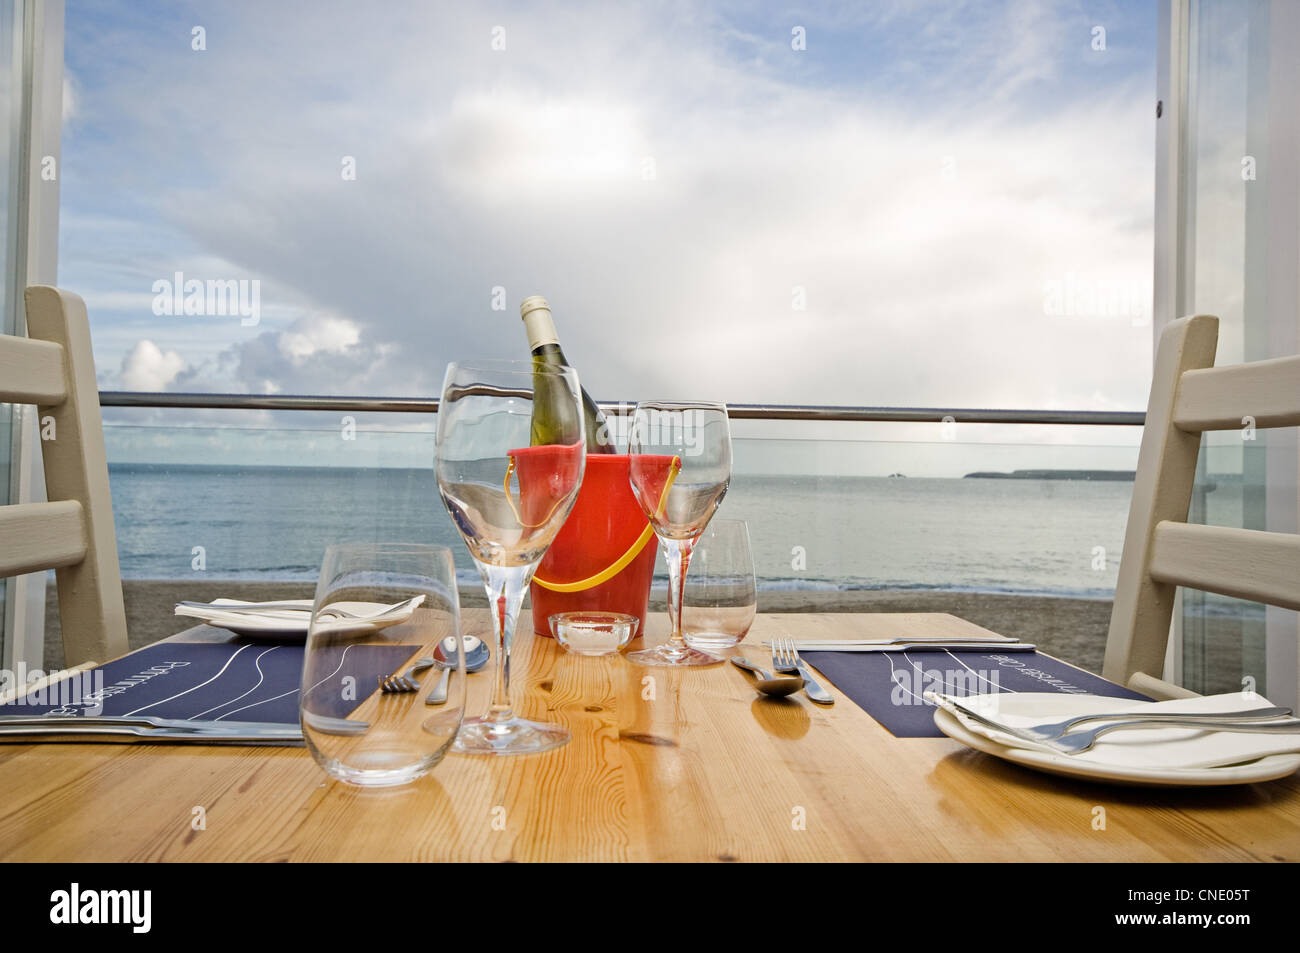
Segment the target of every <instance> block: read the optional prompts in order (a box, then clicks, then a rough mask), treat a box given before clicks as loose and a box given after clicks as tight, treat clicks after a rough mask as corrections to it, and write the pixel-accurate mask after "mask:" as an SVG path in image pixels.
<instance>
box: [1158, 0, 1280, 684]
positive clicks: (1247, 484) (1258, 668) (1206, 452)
mask: <svg viewBox="0 0 1300 953" xmlns="http://www.w3.org/2000/svg"><path fill="white" fill-rule="evenodd" d="M1270 6H1271V4H1270V3H1269V2H1268V0H1218V2H1214V3H1208V2H1199V3H1193V4H1192V5H1191V18H1192V19H1191V31H1190V37H1191V40H1190V42H1191V48H1190V50H1189V61H1190V67H1189V77H1188V141H1187V143H1186V147H1187V148H1188V150H1189V156H1190V161H1189V162H1188V172H1189V175H1188V184H1187V194H1186V196H1185V202H1186V208H1187V216H1188V228H1189V229H1190V232H1191V260H1190V263H1189V270H1190V275H1191V278H1192V282H1191V299H1192V300H1191V301H1190V302H1188V303H1187V306H1186V307H1185V310H1186V311H1187V312H1188V313H1205V314H1214V315H1218V316H1219V349H1218V354H1217V357H1216V360H1215V363H1216V364H1220V365H1223V364H1239V363H1241V362H1243V361H1252V360H1260V359H1263V358H1266V357H1272V356H1275V355H1273V354H1271V353H1269V352H1268V338H1269V328H1268V308H1267V307H1266V306H1265V303H1266V295H1267V287H1266V283H1265V282H1266V274H1265V271H1264V263H1265V256H1264V254H1263V241H1264V237H1265V235H1266V233H1267V222H1266V218H1265V216H1266V212H1267V208H1268V203H1269V202H1270V185H1269V180H1268V176H1267V175H1260V174H1259V162H1260V160H1261V159H1262V157H1264V156H1265V154H1266V152H1267V149H1268V115H1269V109H1270V103H1269V101H1268V100H1269V86H1268V56H1269V12H1270ZM1273 108H1277V107H1276V104H1274V105H1273ZM1271 436H1273V433H1271V432H1270V431H1265V430H1260V431H1254V430H1252V429H1250V428H1248V427H1243V428H1242V429H1241V430H1240V431H1226V432H1216V433H1208V434H1206V435H1205V436H1204V437H1203V438H1202V446H1201V456H1200V460H1199V463H1198V467H1197V478H1196V483H1195V487H1194V489H1193V494H1192V507H1191V512H1190V515H1189V519H1190V520H1191V521H1192V522H1201V523H1211V524H1214V525H1219V526H1235V527H1242V528H1246V529H1267V528H1268V525H1267V518H1266V517H1267V514H1266V507H1265V473H1266V462H1267V460H1268V447H1269V440H1270V437H1271ZM1274 439H1276V437H1274ZM1291 446H1292V448H1294V444H1292V445H1291ZM1291 452H1292V453H1293V452H1294V449H1292V451H1291ZM1264 613H1265V607H1264V606H1263V605H1261V604H1259V603H1250V602H1244V601H1242V600H1237V599H1228V598H1225V597H1222V596H1217V595H1214V594H1212V593H1205V592H1200V591H1199V590H1191V589H1185V590H1183V612H1182V624H1183V684H1184V685H1186V686H1187V687H1188V688H1191V689H1192V690H1194V691H1197V692H1202V693H1206V692H1213V691H1232V690H1235V689H1239V688H1240V687H1241V685H1242V678H1243V677H1245V676H1249V677H1251V678H1253V679H1254V680H1255V687H1256V689H1257V690H1259V691H1267V678H1266V675H1267V673H1266V671H1265V664H1264V662H1265V625H1264Z"/></svg>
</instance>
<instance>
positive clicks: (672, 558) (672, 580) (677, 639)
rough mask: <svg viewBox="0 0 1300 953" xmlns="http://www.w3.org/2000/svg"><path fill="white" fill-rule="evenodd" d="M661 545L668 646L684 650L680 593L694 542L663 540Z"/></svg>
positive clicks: (684, 583) (684, 582)
mask: <svg viewBox="0 0 1300 953" xmlns="http://www.w3.org/2000/svg"><path fill="white" fill-rule="evenodd" d="M663 543H664V558H665V559H667V561H668V621H669V622H670V623H672V627H673V634H672V635H671V636H670V637H669V639H668V644H669V645H671V646H673V647H674V648H684V647H685V646H686V640H685V639H684V638H683V637H682V592H683V587H684V586H685V585H686V569H687V567H688V566H690V564H691V550H692V549H693V548H694V540H682V539H665V540H664V541H663Z"/></svg>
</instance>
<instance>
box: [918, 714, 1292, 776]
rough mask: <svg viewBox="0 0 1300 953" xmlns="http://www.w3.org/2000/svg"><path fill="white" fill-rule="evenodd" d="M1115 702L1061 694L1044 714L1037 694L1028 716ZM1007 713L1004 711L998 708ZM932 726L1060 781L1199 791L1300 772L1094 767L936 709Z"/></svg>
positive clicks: (1266, 761) (1273, 762)
mask: <svg viewBox="0 0 1300 953" xmlns="http://www.w3.org/2000/svg"><path fill="white" fill-rule="evenodd" d="M1014 698H1015V696H1014V695H1011V694H1008V695H1007V698H1006V700H1005V701H1004V702H1003V705H1004V706H1008V705H1010V704H1014V701H1013V700H1014ZM1116 702H1120V703H1125V707H1127V706H1128V705H1131V704H1132V702H1125V700H1124V699H1116V698H1109V697H1105V696H1101V695H1062V696H1061V698H1060V708H1059V710H1058V711H1053V710H1050V709H1051V708H1052V705H1051V704H1050V703H1046V702H1045V700H1044V699H1043V696H1042V695H1041V694H1037V695H1036V696H1035V708H1034V714H1036V715H1037V714H1041V715H1042V716H1043V717H1044V718H1051V717H1053V716H1055V715H1057V714H1058V713H1059V716H1060V717H1061V718H1068V717H1070V715H1074V714H1091V713H1093V712H1096V713H1097V714H1101V713H1103V712H1108V711H1114V710H1115V707H1116ZM1003 710H1005V711H1009V710H1010V708H1009V707H1004V709H1003ZM934 723H935V724H936V725H938V727H939V730H940V731H942V732H943V733H944V734H945V735H947V736H948V737H949V738H952V739H953V740H955V741H960V742H961V743H962V744H964V745H969V746H970V747H972V748H974V749H975V750H976V751H983V752H984V753H985V754H991V755H993V756H994V757H996V758H1002V759H1003V760H1005V761H1011V762H1014V763H1015V764H1019V765H1023V766H1024V767H1026V768H1034V769H1035V770H1038V771H1046V772H1048V773H1049V774H1059V775H1064V776H1065V777H1072V778H1086V779H1089V780H1093V781H1110V782H1113V783H1118V784H1137V785H1149V786H1158V787H1203V786H1207V785H1217V784H1253V783H1255V782H1257V781H1272V780H1275V779H1276V778H1284V777H1286V776H1287V775H1289V774H1293V773H1294V772H1295V771H1296V770H1297V769H1300V754H1272V755H1267V756H1265V757H1263V758H1259V759H1258V760H1255V761H1250V762H1247V763H1246V764H1234V765H1229V766H1226V767H1222V768H1141V767H1132V766H1128V765H1123V766H1121V765H1103V764H1098V763H1097V762H1089V761H1079V760H1077V759H1075V758H1073V757H1071V756H1070V755H1068V754H1058V753H1057V752H1054V751H1038V750H1035V749H1030V748H1012V747H1008V746H1007V745H1003V744H999V743H998V742H996V741H994V740H992V739H991V738H986V737H984V736H983V735H980V734H977V733H975V732H973V731H970V730H969V729H968V728H966V726H965V725H963V724H962V723H961V722H960V721H958V720H957V718H956V717H955V716H953V715H951V714H949V713H948V712H946V711H944V710H943V709H942V708H936V709H935V710H934Z"/></svg>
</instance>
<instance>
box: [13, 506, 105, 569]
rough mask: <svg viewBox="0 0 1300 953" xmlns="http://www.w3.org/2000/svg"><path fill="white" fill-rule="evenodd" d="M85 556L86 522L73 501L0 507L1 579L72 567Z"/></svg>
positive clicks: (80, 510) (79, 507) (79, 508)
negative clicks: (37, 571)
mask: <svg viewBox="0 0 1300 953" xmlns="http://www.w3.org/2000/svg"><path fill="white" fill-rule="evenodd" d="M85 555H86V529H85V522H84V520H83V513H82V509H81V504H80V503H79V502H77V501H76V500H59V501H58V502H55V503H16V504H14V505H13V506H0V577H4V576H17V575H20V574H22V573H25V572H35V571H36V570H38V569H58V568H60V567H62V566H71V565H72V564H74V563H77V562H80V561H81V560H82V559H83V558H85Z"/></svg>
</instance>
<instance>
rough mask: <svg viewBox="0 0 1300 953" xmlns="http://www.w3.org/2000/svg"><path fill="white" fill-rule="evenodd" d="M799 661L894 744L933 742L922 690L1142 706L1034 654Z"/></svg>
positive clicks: (837, 655)
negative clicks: (1093, 698)
mask: <svg viewBox="0 0 1300 953" xmlns="http://www.w3.org/2000/svg"><path fill="white" fill-rule="evenodd" d="M800 654H801V655H802V656H803V658H804V660H805V661H807V662H808V664H809V665H812V666H813V667H814V668H816V669H817V670H818V671H819V672H821V673H822V674H823V675H825V676H826V677H827V678H828V679H830V680H831V681H832V682H834V683H835V687H836V688H838V689H839V690H840V691H842V692H843V693H844V694H845V695H848V696H849V698H851V699H853V701H855V702H857V704H858V705H859V706H860V707H861V708H862V709H863V710H864V711H866V713H867V714H868V715H870V716H871V717H872V718H874V719H876V721H878V722H880V723H881V724H882V725H884V726H885V728H887V729H888V730H889V731H890V733H892V734H893V735H894V736H895V737H898V738H941V737H943V732H941V731H940V730H939V729H938V728H937V727H935V724H934V705H932V704H931V703H930V702H928V701H926V700H925V697H924V696H925V693H926V692H928V691H937V692H944V693H945V694H948V695H959V696H960V695H979V694H983V693H985V692H1061V693H1062V694H1071V695H1107V696H1110V697H1112V698H1133V699H1141V700H1143V701H1150V699H1148V698H1147V697H1146V696H1145V695H1141V694H1139V693H1137V692H1135V691H1132V690H1131V689H1128V688H1124V687H1123V686H1122V685H1116V684H1115V683H1114V682H1108V681H1107V680H1106V679H1104V678H1102V677H1101V676H1099V675H1093V674H1092V673H1091V672H1085V671H1084V670H1083V669H1081V668H1075V667H1074V666H1073V665H1070V664H1067V663H1066V662H1062V661H1060V660H1059V659H1054V658H1052V657H1051V656H1050V655H1042V654H1040V653H1038V652H1004V653H998V652H990V651H987V650H985V651H981V652H960V651H951V650H947V649H938V650H926V651H908V652H802V653H800Z"/></svg>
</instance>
